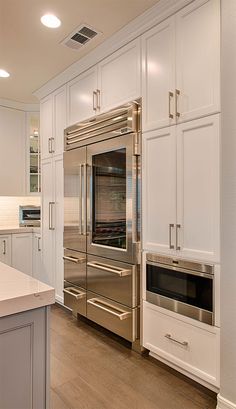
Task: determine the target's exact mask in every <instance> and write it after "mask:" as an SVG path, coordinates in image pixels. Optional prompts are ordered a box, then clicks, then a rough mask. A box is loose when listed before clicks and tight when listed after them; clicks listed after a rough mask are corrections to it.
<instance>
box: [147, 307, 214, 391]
mask: <svg viewBox="0 0 236 409" xmlns="http://www.w3.org/2000/svg"><path fill="white" fill-rule="evenodd" d="M157 308H158V307H155V306H152V305H150V304H148V303H147V302H144V305H143V345H144V347H146V348H147V349H149V350H150V351H152V352H154V353H155V354H157V355H159V356H160V357H161V358H164V359H166V360H167V361H169V362H170V363H174V364H175V365H178V366H179V367H181V368H183V369H185V370H186V371H188V372H190V373H192V374H194V375H195V376H198V377H199V378H201V379H203V380H205V381H207V382H208V383H210V384H211V385H214V386H219V358H220V351H219V329H218V328H215V327H212V331H211V330H209V331H207V330H205V329H202V328H200V327H197V326H194V325H191V324H189V323H187V322H184V321H181V320H178V319H176V318H174V317H171V316H169V315H165V314H163V313H162V312H160V311H158V310H157Z"/></svg>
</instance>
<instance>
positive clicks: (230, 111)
mask: <svg viewBox="0 0 236 409" xmlns="http://www.w3.org/2000/svg"><path fill="white" fill-rule="evenodd" d="M221 7H222V27H221V28H222V67H221V68H222V78H221V80H222V82H221V85H222V87H221V92H222V158H221V159H222V196H221V197H222V203H221V204H222V214H221V227H222V235H221V256H222V269H221V385H220V397H219V403H218V408H222V409H225V408H236V406H234V405H236V1H235V0H222V2H221ZM227 401H229V402H227ZM227 405H228V406H227Z"/></svg>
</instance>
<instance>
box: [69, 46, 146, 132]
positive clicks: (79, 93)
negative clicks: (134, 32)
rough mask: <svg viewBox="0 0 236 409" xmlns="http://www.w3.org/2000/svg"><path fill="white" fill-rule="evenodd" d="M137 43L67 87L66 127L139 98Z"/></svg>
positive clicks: (139, 76)
mask: <svg viewBox="0 0 236 409" xmlns="http://www.w3.org/2000/svg"><path fill="white" fill-rule="evenodd" d="M140 58H141V57H140V40H139V39H137V40H134V41H132V42H131V43H129V44H127V45H126V46H124V47H122V48H121V49H120V50H118V51H116V52H115V53H113V54H112V55H110V56H109V57H107V58H105V59H104V60H102V61H101V62H100V63H99V64H97V65H96V66H94V67H92V68H91V69H89V70H87V71H86V72H84V73H82V74H80V75H79V76H78V77H76V78H75V79H73V80H72V81H70V82H69V83H68V125H73V124H74V123H76V122H79V121H81V120H83V119H86V118H90V117H91V116H93V115H95V114H99V113H101V112H105V111H107V110H109V109H111V108H114V107H115V106H118V105H121V104H123V103H125V102H129V101H131V100H132V99H135V98H138V97H140V96H141V86H140V85H141V60H140Z"/></svg>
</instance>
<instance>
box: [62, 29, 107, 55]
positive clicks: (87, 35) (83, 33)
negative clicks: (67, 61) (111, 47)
mask: <svg viewBox="0 0 236 409" xmlns="http://www.w3.org/2000/svg"><path fill="white" fill-rule="evenodd" d="M98 34H100V33H99V32H98V31H96V30H94V28H92V27H89V26H88V25H87V24H81V25H80V26H79V27H77V28H76V29H75V30H74V31H73V32H72V33H71V34H70V35H69V36H68V37H66V38H65V39H64V40H63V41H62V42H61V44H63V45H65V46H66V47H69V48H73V49H75V50H78V49H79V48H81V47H82V46H83V45H85V44H87V43H88V42H89V41H91V40H92V39H93V38H94V37H96V36H97V35H98Z"/></svg>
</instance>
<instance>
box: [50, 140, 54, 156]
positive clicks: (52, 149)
mask: <svg viewBox="0 0 236 409" xmlns="http://www.w3.org/2000/svg"><path fill="white" fill-rule="evenodd" d="M50 139H51V153H54V152H55V149H54V147H53V144H52V142H55V138H53V137H52V138H50Z"/></svg>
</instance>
